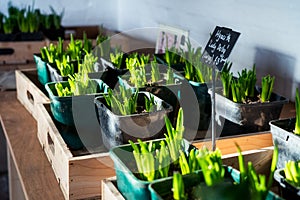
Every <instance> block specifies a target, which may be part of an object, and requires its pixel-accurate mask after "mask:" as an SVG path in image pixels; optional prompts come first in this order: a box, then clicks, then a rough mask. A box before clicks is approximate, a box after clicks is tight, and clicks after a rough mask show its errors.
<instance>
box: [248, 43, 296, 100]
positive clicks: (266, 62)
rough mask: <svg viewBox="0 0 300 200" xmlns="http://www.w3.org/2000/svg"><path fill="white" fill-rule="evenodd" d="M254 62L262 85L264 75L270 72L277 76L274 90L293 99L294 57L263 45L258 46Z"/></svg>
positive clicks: (258, 82)
mask: <svg viewBox="0 0 300 200" xmlns="http://www.w3.org/2000/svg"><path fill="white" fill-rule="evenodd" d="M254 63H255V64H256V73H257V84H258V85H261V78H262V77H263V76H266V75H268V74H270V75H272V76H275V83H274V92H276V93H278V94H280V95H282V96H284V97H287V98H289V99H290V100H292V99H293V97H294V93H295V88H294V83H293V82H294V74H295V64H296V59H295V58H294V57H292V56H289V55H286V54H283V53H280V52H276V51H273V50H270V49H266V48H263V47H256V53H255V58H254Z"/></svg>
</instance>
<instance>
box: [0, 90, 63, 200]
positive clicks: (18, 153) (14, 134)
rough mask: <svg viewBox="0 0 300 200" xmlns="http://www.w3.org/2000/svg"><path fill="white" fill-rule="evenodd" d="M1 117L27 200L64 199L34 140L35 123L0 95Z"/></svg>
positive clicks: (9, 96)
mask: <svg viewBox="0 0 300 200" xmlns="http://www.w3.org/2000/svg"><path fill="white" fill-rule="evenodd" d="M0 102H1V103H0V116H1V123H2V127H3V129H4V134H5V137H6V140H7V145H8V149H9V151H10V153H11V156H12V161H13V162H14V163H15V166H16V170H17V173H18V175H19V178H20V181H21V185H22V187H23V190H24V192H25V197H26V198H27V199H32V200H34V199H37V200H40V199H56V200H58V199H64V197H63V194H62V192H61V190H60V188H59V185H58V183H57V181H56V179H55V176H54V173H53V170H52V169H51V166H50V163H49V162H48V160H47V158H46V156H45V154H44V152H43V150H42V148H41V146H40V144H39V141H38V139H37V134H36V132H37V124H36V121H35V120H34V119H33V117H32V116H31V115H30V114H29V113H28V111H27V110H26V109H25V108H24V107H23V105H22V104H20V103H19V102H18V101H17V99H16V92H14V91H10V92H1V93H0Z"/></svg>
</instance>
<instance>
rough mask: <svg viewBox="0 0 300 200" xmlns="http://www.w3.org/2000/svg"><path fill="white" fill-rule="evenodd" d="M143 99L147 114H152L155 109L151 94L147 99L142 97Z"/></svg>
mask: <svg viewBox="0 0 300 200" xmlns="http://www.w3.org/2000/svg"><path fill="white" fill-rule="evenodd" d="M144 98H145V110H146V111H147V112H153V111H154V110H155V107H156V103H155V100H154V96H153V95H152V94H150V97H149V98H148V97H146V96H144Z"/></svg>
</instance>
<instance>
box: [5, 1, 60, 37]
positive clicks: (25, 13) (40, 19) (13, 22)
mask: <svg viewBox="0 0 300 200" xmlns="http://www.w3.org/2000/svg"><path fill="white" fill-rule="evenodd" d="M50 9H51V11H52V13H50V14H43V13H41V11H40V10H39V9H35V8H34V5H32V6H27V7H25V8H18V7H16V6H14V5H13V4H12V3H11V2H9V3H8V12H7V13H8V14H7V15H4V14H2V13H0V16H1V17H0V21H1V22H0V25H1V28H0V35H1V37H0V40H1V41H35V40H43V39H44V36H45V35H46V36H49V37H48V38H49V39H51V40H52V39H55V40H57V38H58V36H60V37H62V38H63V37H64V29H63V28H62V26H61V20H62V16H63V12H62V13H61V14H57V13H56V12H55V10H54V9H53V8H52V7H51V6H50ZM58 32H59V34H57V33H58ZM54 35H55V37H54Z"/></svg>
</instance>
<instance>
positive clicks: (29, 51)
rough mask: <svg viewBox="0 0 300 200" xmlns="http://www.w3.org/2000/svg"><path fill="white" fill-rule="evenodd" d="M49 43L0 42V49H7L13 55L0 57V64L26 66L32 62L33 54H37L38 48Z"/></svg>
mask: <svg viewBox="0 0 300 200" xmlns="http://www.w3.org/2000/svg"><path fill="white" fill-rule="evenodd" d="M48 43H49V41H46V40H42V41H28V42H27V41H26V42H0V48H3V49H4V48H9V49H12V50H13V54H9V55H0V63H1V64H20V63H21V64H27V63H29V62H33V54H34V53H39V52H40V48H41V47H43V46H45V45H47V44H48Z"/></svg>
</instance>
